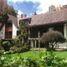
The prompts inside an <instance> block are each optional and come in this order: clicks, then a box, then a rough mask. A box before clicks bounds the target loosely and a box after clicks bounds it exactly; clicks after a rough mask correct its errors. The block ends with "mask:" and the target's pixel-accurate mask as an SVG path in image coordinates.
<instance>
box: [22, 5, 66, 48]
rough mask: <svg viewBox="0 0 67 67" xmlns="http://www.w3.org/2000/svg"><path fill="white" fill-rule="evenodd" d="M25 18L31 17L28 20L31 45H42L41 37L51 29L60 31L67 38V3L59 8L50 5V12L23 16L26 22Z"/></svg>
mask: <svg viewBox="0 0 67 67" xmlns="http://www.w3.org/2000/svg"><path fill="white" fill-rule="evenodd" d="M25 19H26V20H29V19H31V20H30V22H29V21H28V24H29V31H28V32H29V40H30V42H31V47H41V45H40V40H39V38H40V37H41V36H42V34H43V33H45V32H47V31H48V30H51V29H52V30H56V31H60V32H61V33H62V34H63V35H64V37H65V38H66V39H67V5H64V6H62V7H58V8H56V7H54V6H50V7H49V11H48V12H46V13H44V14H39V15H33V16H32V17H30V18H23V19H22V21H25V22H26V20H25ZM37 44H38V45H37Z"/></svg>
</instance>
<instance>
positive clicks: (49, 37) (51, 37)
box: [41, 31, 65, 49]
mask: <svg viewBox="0 0 67 67" xmlns="http://www.w3.org/2000/svg"><path fill="white" fill-rule="evenodd" d="M57 42H61V43H63V42H65V38H64V36H63V35H62V33H61V32H58V31H48V32H46V33H44V34H43V35H42V37H41V43H43V44H44V45H45V46H46V47H47V49H54V46H55V45H57Z"/></svg>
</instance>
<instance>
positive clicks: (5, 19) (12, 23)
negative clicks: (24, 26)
mask: <svg viewBox="0 0 67 67" xmlns="http://www.w3.org/2000/svg"><path fill="white" fill-rule="evenodd" d="M0 17H2V18H1V19H2V20H1V19H0V39H7V40H8V39H14V38H16V36H17V31H18V24H17V18H16V17H15V16H12V15H8V14H4V15H1V16H0Z"/></svg>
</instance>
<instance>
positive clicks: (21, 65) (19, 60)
mask: <svg viewBox="0 0 67 67" xmlns="http://www.w3.org/2000/svg"><path fill="white" fill-rule="evenodd" d="M34 52H35V51H34ZM39 56H40V58H39V59H33V58H31V57H25V58H23V56H22V55H21V54H16V56H14V55H12V57H11V55H7V54H4V55H1V56H0V67H67V59H64V58H59V57H57V56H55V53H53V51H50V52H46V51H45V52H43V53H42V52H41V53H40V55H39Z"/></svg>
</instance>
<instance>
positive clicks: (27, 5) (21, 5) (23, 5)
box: [9, 1, 40, 15]
mask: <svg viewBox="0 0 67 67" xmlns="http://www.w3.org/2000/svg"><path fill="white" fill-rule="evenodd" d="M11 4H12V6H13V7H14V8H15V9H16V10H20V11H22V12H23V13H24V14H27V15H32V13H33V12H35V11H37V10H38V6H39V5H40V4H39V3H38V2H35V3H34V2H32V1H23V2H9V5H11Z"/></svg>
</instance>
